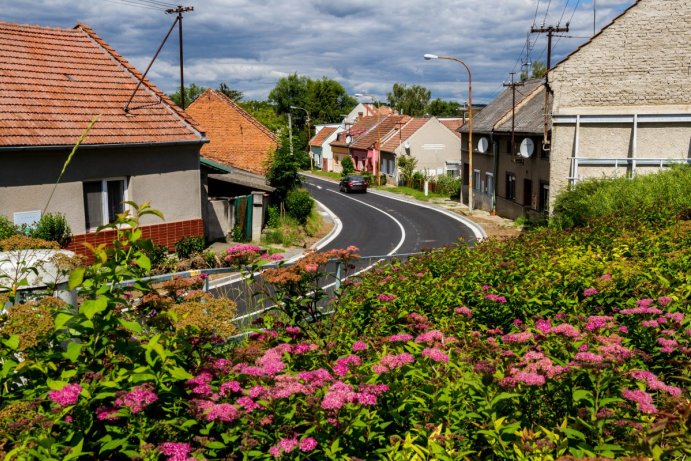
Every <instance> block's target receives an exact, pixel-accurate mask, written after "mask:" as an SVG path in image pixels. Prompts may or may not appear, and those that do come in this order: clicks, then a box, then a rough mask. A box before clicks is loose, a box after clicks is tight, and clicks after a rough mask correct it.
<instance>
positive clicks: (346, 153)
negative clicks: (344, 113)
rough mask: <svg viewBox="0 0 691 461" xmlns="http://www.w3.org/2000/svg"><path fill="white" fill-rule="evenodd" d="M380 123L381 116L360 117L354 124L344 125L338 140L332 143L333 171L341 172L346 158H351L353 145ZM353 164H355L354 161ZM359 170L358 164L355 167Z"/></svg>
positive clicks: (337, 136)
mask: <svg viewBox="0 0 691 461" xmlns="http://www.w3.org/2000/svg"><path fill="white" fill-rule="evenodd" d="M379 121H380V118H379V116H369V117H360V118H359V119H357V121H356V122H355V123H353V124H350V123H348V122H345V123H344V126H345V129H344V130H343V131H341V132H339V133H338V134H337V135H336V139H334V140H333V141H331V143H330V144H329V146H330V147H331V152H332V154H333V171H336V172H341V171H342V166H341V162H342V161H343V159H344V158H345V157H350V156H351V155H350V145H351V143H352V142H353V141H354V140H356V139H357V138H359V137H360V136H363V135H364V134H366V133H367V132H368V131H369V130H370V129H371V128H372V127H374V126H375V125H376V124H377V123H378V122H379ZM353 163H355V162H354V161H353ZM355 167H356V168H357V164H356V165H355Z"/></svg>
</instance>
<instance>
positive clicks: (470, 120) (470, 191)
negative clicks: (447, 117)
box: [424, 54, 473, 214]
mask: <svg viewBox="0 0 691 461" xmlns="http://www.w3.org/2000/svg"><path fill="white" fill-rule="evenodd" d="M424 58H425V59H426V60H428V61H429V60H430V59H448V60H450V61H456V62H459V63H461V64H463V67H465V70H467V71H468V213H469V214H472V212H473V76H472V74H471V73H470V68H469V67H468V65H467V64H466V63H465V62H463V61H461V60H460V59H458V58H454V57H451V56H437V55H436V54H426V55H425V56H424ZM462 163H463V159H461V168H463V165H462ZM461 171H462V170H461ZM461 189H463V183H461Z"/></svg>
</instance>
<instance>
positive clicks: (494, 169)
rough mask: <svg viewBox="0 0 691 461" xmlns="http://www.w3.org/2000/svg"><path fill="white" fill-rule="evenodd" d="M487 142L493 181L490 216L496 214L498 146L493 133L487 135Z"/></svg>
mask: <svg viewBox="0 0 691 461" xmlns="http://www.w3.org/2000/svg"><path fill="white" fill-rule="evenodd" d="M489 140H490V141H491V142H492V175H493V176H494V181H492V183H493V184H492V191H491V193H492V209H491V210H490V214H492V215H496V214H497V182H499V177H498V174H499V158H498V157H499V146H498V145H497V142H496V141H495V140H494V132H491V133H490V134H489Z"/></svg>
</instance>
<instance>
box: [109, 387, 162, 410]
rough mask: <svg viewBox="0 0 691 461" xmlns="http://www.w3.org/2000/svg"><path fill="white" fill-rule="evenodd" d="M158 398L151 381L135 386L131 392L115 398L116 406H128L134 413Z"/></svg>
mask: <svg viewBox="0 0 691 461" xmlns="http://www.w3.org/2000/svg"><path fill="white" fill-rule="evenodd" d="M156 400H158V396H157V395H156V393H155V392H154V391H153V385H152V384H150V383H146V384H143V385H141V386H135V387H133V388H132V390H131V391H130V392H127V393H126V394H124V395H121V396H120V397H118V398H117V399H115V406H118V407H128V408H129V409H130V411H131V412H132V413H133V414H137V413H139V412H140V411H142V410H144V409H145V408H146V407H148V406H149V405H151V404H152V403H154V402H155V401H156Z"/></svg>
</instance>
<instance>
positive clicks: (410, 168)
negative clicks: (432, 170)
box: [398, 155, 417, 186]
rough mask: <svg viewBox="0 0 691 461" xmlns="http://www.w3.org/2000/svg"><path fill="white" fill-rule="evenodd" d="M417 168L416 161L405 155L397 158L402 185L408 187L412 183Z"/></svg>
mask: <svg viewBox="0 0 691 461" xmlns="http://www.w3.org/2000/svg"><path fill="white" fill-rule="evenodd" d="M416 166H417V159H416V158H415V157H410V156H407V155H401V156H399V157H398V169H399V170H401V179H402V180H403V184H405V185H406V186H410V185H411V184H412V183H413V174H414V172H415V167H416Z"/></svg>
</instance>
